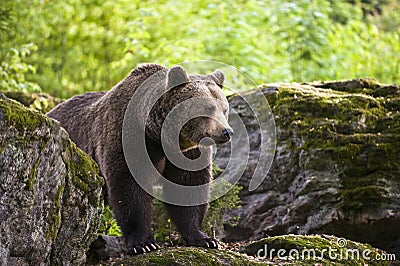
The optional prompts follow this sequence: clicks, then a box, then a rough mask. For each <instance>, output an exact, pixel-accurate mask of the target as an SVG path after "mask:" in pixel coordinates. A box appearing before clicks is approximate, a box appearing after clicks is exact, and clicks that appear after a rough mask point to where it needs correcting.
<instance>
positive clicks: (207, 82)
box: [48, 64, 229, 254]
mask: <svg viewBox="0 0 400 266" xmlns="http://www.w3.org/2000/svg"><path fill="white" fill-rule="evenodd" d="M159 71H161V72H159ZM156 72H159V73H162V75H161V76H162V77H164V78H163V80H160V81H159V82H158V83H156V84H152V85H153V86H164V87H168V85H170V86H174V85H175V84H173V82H172V81H174V80H178V81H179V80H182V79H183V80H185V79H187V81H188V82H187V83H185V84H184V85H179V86H176V88H173V89H171V90H169V91H168V88H165V91H166V93H165V94H164V96H162V97H161V98H160V100H159V101H158V102H157V104H156V105H155V106H154V108H153V109H152V111H151V113H150V119H149V120H148V122H147V125H146V128H147V130H146V144H147V149H148V152H149V155H150V158H151V159H152V162H153V164H154V166H155V167H156V168H157V170H158V171H159V172H160V173H162V174H163V175H164V176H165V177H166V178H168V179H170V180H171V181H173V182H175V183H179V184H182V185H198V184H206V183H209V181H210V180H211V167H210V164H209V165H208V166H207V167H206V168H205V169H202V170H199V171H184V170H182V169H179V168H177V167H176V166H174V165H173V164H172V163H170V162H169V161H168V160H167V159H166V157H165V155H164V153H163V150H162V147H161V143H160V129H161V126H162V123H163V120H164V119H165V117H166V115H167V114H168V113H169V112H170V111H171V110H172V108H173V107H174V106H176V105H177V104H178V103H180V102H182V101H184V100H186V99H189V98H191V97H195V96H204V97H209V98H210V103H211V102H212V101H213V99H219V100H221V101H222V102H223V104H220V103H219V104H218V103H213V105H215V112H217V113H219V114H220V115H222V116H223V117H225V118H226V117H227V108H228V104H227V102H226V99H225V97H224V96H223V94H222V92H221V90H220V86H222V83H223V81H224V76H223V74H222V72H219V71H216V72H214V73H213V74H210V75H189V76H188V75H187V74H186V72H185V71H184V70H183V69H181V68H180V67H175V68H173V69H168V68H165V67H163V66H159V65H155V64H148V65H143V66H139V67H137V68H135V69H134V70H133V71H132V72H131V73H130V74H129V75H128V76H127V77H126V78H125V79H124V80H122V81H121V82H120V83H118V84H117V85H116V86H115V87H114V88H112V89H111V90H110V91H108V92H95V93H85V94H83V95H79V96H75V97H73V98H71V99H69V100H68V101H66V102H64V103H62V104H60V105H58V106H57V107H56V108H54V109H53V110H52V111H50V112H49V113H48V116H50V117H52V118H54V119H56V120H58V121H59V122H60V124H61V126H63V127H64V128H65V129H66V130H67V131H68V133H69V135H70V138H71V139H72V140H73V141H74V142H75V143H76V144H77V145H78V146H79V147H80V148H81V149H82V150H84V151H85V152H86V153H88V154H89V155H90V156H91V157H92V158H93V159H94V160H95V161H96V162H97V163H98V164H99V167H100V171H101V174H102V175H103V176H104V177H105V179H106V185H107V194H108V204H109V205H110V206H111V209H112V210H113V212H114V215H115V218H116V220H117V222H118V224H119V225H120V227H121V230H122V232H123V235H124V237H125V239H126V243H127V246H128V249H129V251H130V252H131V253H133V254H136V253H141V252H142V251H149V250H150V249H155V243H154V239H153V235H152V232H151V229H150V221H151V203H152V197H151V196H150V195H149V194H147V193H146V192H145V191H144V190H143V189H142V188H141V187H140V186H139V185H138V184H137V183H136V181H135V180H134V179H133V178H132V176H131V173H130V171H129V169H128V167H127V164H126V162H125V158H124V154H123V148H122V123H123V118H124V114H125V110H126V108H127V105H128V103H129V101H130V99H131V97H132V96H133V94H134V93H135V90H136V89H137V88H138V87H139V86H140V85H141V84H142V83H143V82H144V81H145V80H146V79H147V78H149V77H150V76H151V75H153V74H154V73H156ZM171 77H173V78H174V79H172V78H171ZM170 82H171V84H170ZM148 89H149V90H151V89H152V88H148ZM144 100H145V99H144ZM138 115H141V114H138ZM225 122H226V121H225ZM223 127H229V126H228V125H227V122H226V123H224V124H223V125H221V124H216V123H213V122H212V121H211V120H210V119H205V118H196V119H193V120H191V121H190V122H188V123H187V124H186V125H185V127H184V128H183V129H182V131H181V135H180V136H181V140H182V143H181V146H182V147H181V148H182V150H185V152H184V154H185V156H186V157H188V158H191V159H194V158H197V157H198V156H199V152H200V150H199V149H200V148H199V147H198V144H199V141H200V140H201V139H202V138H204V137H205V136H209V137H211V138H213V137H215V138H216V139H221V136H222V137H223V135H222V133H221V130H222V129H223ZM205 151H208V152H210V149H208V148H205ZM210 163H211V156H210ZM165 193H168V192H165ZM171 193H173V192H171ZM207 193H208V191H205V194H207ZM166 206H167V209H168V211H169V213H170V215H171V218H172V220H173V221H174V223H175V224H176V226H177V228H178V230H179V231H180V233H181V234H182V236H183V238H184V239H185V241H186V242H187V244H188V245H195V246H204V247H207V246H208V247H216V241H215V242H214V240H213V239H212V238H210V237H208V236H207V235H206V234H204V233H203V232H201V231H200V228H201V224H202V221H203V218H204V216H205V214H206V211H207V204H203V205H200V206H193V207H180V206H174V205H168V204H167V205H166ZM214 243H215V246H214Z"/></svg>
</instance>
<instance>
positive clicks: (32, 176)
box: [27, 156, 41, 190]
mask: <svg viewBox="0 0 400 266" xmlns="http://www.w3.org/2000/svg"><path fill="white" fill-rule="evenodd" d="M40 160H41V156H39V158H38V159H37V161H36V162H35V164H34V165H33V168H32V171H31V174H30V176H29V178H28V182H27V187H28V189H29V190H33V185H34V184H35V180H36V175H37V168H38V166H39V164H40Z"/></svg>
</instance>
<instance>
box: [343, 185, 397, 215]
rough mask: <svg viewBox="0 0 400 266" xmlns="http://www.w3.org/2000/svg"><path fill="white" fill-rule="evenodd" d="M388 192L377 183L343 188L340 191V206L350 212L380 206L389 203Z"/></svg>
mask: <svg viewBox="0 0 400 266" xmlns="http://www.w3.org/2000/svg"><path fill="white" fill-rule="evenodd" d="M389 195H390V192H389V191H388V189H387V188H384V187H382V186H377V185H368V186H362V187H355V188H352V189H345V190H343V192H342V196H343V202H342V208H343V209H344V210H349V211H351V212H357V211H362V210H370V209H371V207H380V206H381V205H382V204H383V203H389V202H390V201H391V200H390V197H389Z"/></svg>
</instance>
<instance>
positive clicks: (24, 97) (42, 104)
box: [0, 91, 63, 114]
mask: <svg viewBox="0 0 400 266" xmlns="http://www.w3.org/2000/svg"><path fill="white" fill-rule="evenodd" d="M0 93H3V94H4V95H5V96H7V97H8V98H11V99H14V100H16V101H17V102H20V103H22V104H23V105H25V106H26V107H29V108H31V109H34V110H37V111H39V112H41V113H43V114H45V113H47V112H48V111H50V110H51V109H53V108H54V107H55V106H56V105H57V104H59V103H61V102H62V101H63V100H61V99H58V98H54V97H52V96H51V95H49V94H47V93H36V92H21V91H0Z"/></svg>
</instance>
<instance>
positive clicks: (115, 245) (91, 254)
mask: <svg viewBox="0 0 400 266" xmlns="http://www.w3.org/2000/svg"><path fill="white" fill-rule="evenodd" d="M127 251H128V249H127V248H126V244H125V240H124V238H123V237H122V236H108V235H99V236H98V237H97V239H96V240H95V241H94V242H93V243H92V244H91V245H90V249H89V251H88V252H87V253H86V255H87V257H88V261H93V262H97V261H102V260H107V259H109V258H119V257H123V256H124V255H125V254H126V252H127Z"/></svg>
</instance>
